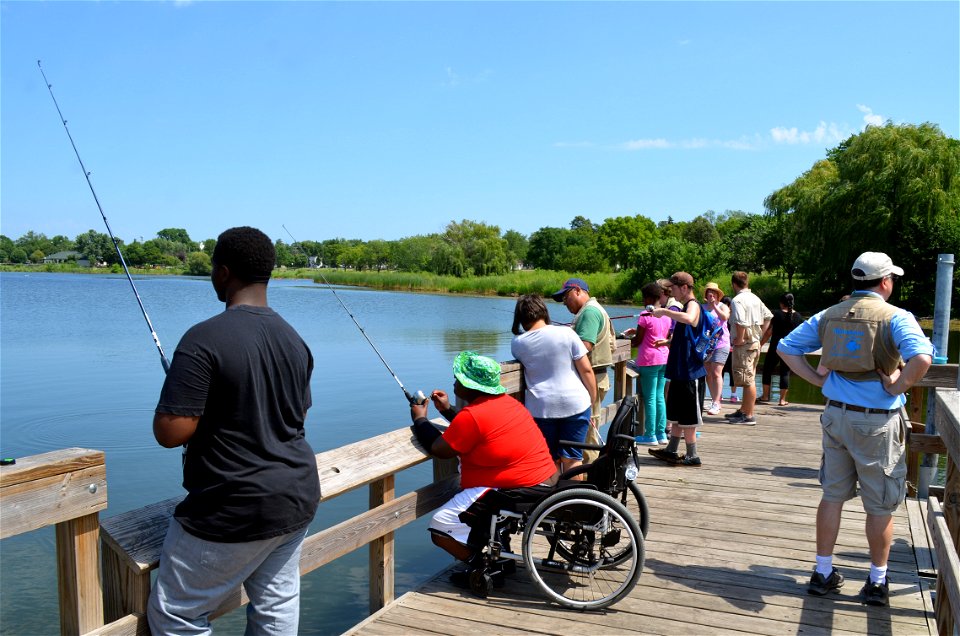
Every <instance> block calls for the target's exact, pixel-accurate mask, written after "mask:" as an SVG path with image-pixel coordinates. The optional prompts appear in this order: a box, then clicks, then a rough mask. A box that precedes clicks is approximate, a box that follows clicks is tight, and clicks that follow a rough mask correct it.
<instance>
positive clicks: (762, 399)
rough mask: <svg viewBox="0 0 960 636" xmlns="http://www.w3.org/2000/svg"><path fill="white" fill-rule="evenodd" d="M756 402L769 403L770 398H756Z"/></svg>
mask: <svg viewBox="0 0 960 636" xmlns="http://www.w3.org/2000/svg"><path fill="white" fill-rule="evenodd" d="M757 404H770V398H766V399H764V398H757Z"/></svg>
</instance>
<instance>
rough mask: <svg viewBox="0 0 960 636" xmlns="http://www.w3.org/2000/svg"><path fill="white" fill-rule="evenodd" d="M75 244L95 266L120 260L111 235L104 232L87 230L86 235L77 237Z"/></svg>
mask: <svg viewBox="0 0 960 636" xmlns="http://www.w3.org/2000/svg"><path fill="white" fill-rule="evenodd" d="M74 244H75V245H76V248H77V251H78V252H80V253H81V254H83V255H84V256H86V257H87V259H89V260H90V264H91V265H93V266H96V265H98V264H99V263H107V264H112V263H116V262H118V260H119V259H118V258H117V253H116V248H115V247H114V246H113V241H112V240H111V239H110V235H108V234H104V233H103V232H96V231H94V230H87V231H86V233H84V234H79V235H77V237H76V238H75V239H74Z"/></svg>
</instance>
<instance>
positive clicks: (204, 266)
mask: <svg viewBox="0 0 960 636" xmlns="http://www.w3.org/2000/svg"><path fill="white" fill-rule="evenodd" d="M212 269H213V266H212V264H211V263H210V256H209V255H208V254H206V253H204V252H190V253H189V254H187V270H186V273H187V274H189V275H190V276H209V275H210V272H211V270H212Z"/></svg>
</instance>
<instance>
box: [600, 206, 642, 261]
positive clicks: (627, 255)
mask: <svg viewBox="0 0 960 636" xmlns="http://www.w3.org/2000/svg"><path fill="white" fill-rule="evenodd" d="M655 234H656V225H654V223H653V221H652V220H650V219H648V218H647V217H645V216H643V215H642V214H637V215H636V216H618V217H613V218H609V219H605V220H604V221H603V225H601V226H600V230H599V231H598V236H597V247H598V248H599V250H600V252H601V254H603V256H604V257H605V258H606V259H607V260H608V261H609V262H610V263H613V264H614V265H616V266H618V267H625V268H633V267H636V265H637V258H638V255H639V252H640V250H641V248H643V246H644V245H646V244H647V243H649V242H650V241H651V240H652V239H653V238H654V236H655Z"/></svg>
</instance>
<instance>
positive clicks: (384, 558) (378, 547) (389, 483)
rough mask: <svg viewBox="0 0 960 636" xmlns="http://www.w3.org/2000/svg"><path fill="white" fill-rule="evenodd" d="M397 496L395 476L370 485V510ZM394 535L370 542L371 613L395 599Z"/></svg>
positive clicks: (388, 476)
mask: <svg viewBox="0 0 960 636" xmlns="http://www.w3.org/2000/svg"><path fill="white" fill-rule="evenodd" d="M394 496H395V478H394V475H387V476H386V477H384V478H383V479H378V480H377V481H375V482H373V483H371V484H370V509H371V510H373V509H374V508H377V507H378V506H381V505H383V504H385V503H387V502H388V501H393V499H394ZM393 534H394V533H392V532H388V533H387V534H385V535H383V536H382V537H380V538H379V539H374V540H373V541H371V542H370V613H371V614H373V613H374V612H376V611H377V610H379V609H381V608H383V607H385V606H386V605H387V604H388V603H390V602H391V601H393V598H394V585H393V584H394V536H393Z"/></svg>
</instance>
